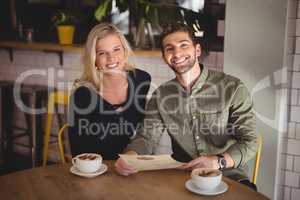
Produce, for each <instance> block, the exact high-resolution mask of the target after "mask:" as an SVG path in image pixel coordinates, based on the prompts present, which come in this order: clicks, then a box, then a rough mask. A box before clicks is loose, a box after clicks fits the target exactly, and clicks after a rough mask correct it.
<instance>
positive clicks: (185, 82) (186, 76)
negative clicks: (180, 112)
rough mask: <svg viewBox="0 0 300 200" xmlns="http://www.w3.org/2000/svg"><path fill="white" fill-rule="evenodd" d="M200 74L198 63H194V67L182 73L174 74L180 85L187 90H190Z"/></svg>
mask: <svg viewBox="0 0 300 200" xmlns="http://www.w3.org/2000/svg"><path fill="white" fill-rule="evenodd" d="M200 74H201V68H200V66H199V63H198V62H197V63H195V65H194V67H193V68H192V69H190V70H189V71H187V72H186V73H183V74H176V79H177V80H178V82H179V83H180V85H181V86H182V87H183V88H184V89H185V90H187V91H190V90H191V88H192V87H193V85H194V84H195V82H196V81H197V80H198V78H199V76H200Z"/></svg>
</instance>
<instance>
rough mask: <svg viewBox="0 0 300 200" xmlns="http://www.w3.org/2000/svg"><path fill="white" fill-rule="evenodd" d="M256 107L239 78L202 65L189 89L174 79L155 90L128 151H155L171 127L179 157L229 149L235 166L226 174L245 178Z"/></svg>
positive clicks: (254, 142)
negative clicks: (163, 135)
mask: <svg viewBox="0 0 300 200" xmlns="http://www.w3.org/2000/svg"><path fill="white" fill-rule="evenodd" d="M252 106H253V104H252V100H251V97H250V94H249V92H248V90H247V89H246V87H245V86H244V84H243V83H242V82H241V81H240V80H239V79H237V78H235V77H232V76H230V75H226V74H225V73H223V72H216V71H210V70H208V69H206V68H205V67H203V66H202V71H201V74H200V76H199V78H198V80H197V81H196V83H195V84H194V85H193V87H192V89H191V91H190V92H187V91H185V90H184V89H183V87H182V86H181V85H180V84H179V82H178V81H177V80H176V78H175V79H173V80H171V81H169V82H167V83H164V84H163V85H161V86H160V87H159V88H157V89H156V90H155V91H154V93H153V95H152V97H151V99H150V100H149V102H148V104H147V107H146V112H147V113H146V116H145V119H144V122H143V124H141V126H140V127H139V128H138V130H137V132H136V137H135V138H134V139H133V141H132V142H131V143H130V144H129V145H128V147H127V149H126V150H133V151H136V152H137V153H139V154H153V153H154V152H155V148H156V147H157V146H158V144H159V141H160V138H161V136H162V134H163V133H164V132H167V133H168V134H169V136H170V137H171V141H172V149H173V153H174V157H175V158H176V159H177V160H180V161H185V162H187V161H189V160H191V159H193V158H196V157H198V156H202V155H203V156H205V155H216V154H220V153H225V152H227V153H229V154H230V155H231V157H232V158H233V160H234V163H235V165H234V168H233V169H226V170H225V171H224V175H225V176H228V177H231V178H232V179H234V180H240V179H244V178H247V175H246V169H245V168H246V164H247V162H248V161H249V160H251V159H252V158H254V156H255V154H256V151H257V146H258V138H257V134H256V132H255V130H256V127H255V126H256V123H255V115H254V113H253V110H252Z"/></svg>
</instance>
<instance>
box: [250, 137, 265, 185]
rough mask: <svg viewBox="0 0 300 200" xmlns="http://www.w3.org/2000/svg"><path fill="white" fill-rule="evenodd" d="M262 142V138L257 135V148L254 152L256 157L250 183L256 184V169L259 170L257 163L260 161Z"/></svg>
mask: <svg viewBox="0 0 300 200" xmlns="http://www.w3.org/2000/svg"><path fill="white" fill-rule="evenodd" d="M262 143H263V139H262V136H261V135H258V149H257V152H256V157H255V160H254V168H253V175H252V183H254V184H256V181H257V176H258V171H259V163H260V155H261V150H262Z"/></svg>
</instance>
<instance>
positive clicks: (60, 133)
mask: <svg viewBox="0 0 300 200" xmlns="http://www.w3.org/2000/svg"><path fill="white" fill-rule="evenodd" d="M68 127H69V124H65V125H63V127H62V128H61V129H60V130H59V131H58V148H59V155H60V160H61V162H62V164H65V163H66V156H65V149H64V144H63V133H64V131H65V129H67V128H68Z"/></svg>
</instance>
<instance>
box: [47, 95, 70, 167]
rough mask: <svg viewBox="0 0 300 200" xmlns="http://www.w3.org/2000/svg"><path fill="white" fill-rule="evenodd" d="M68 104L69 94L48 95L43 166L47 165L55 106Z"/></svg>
mask: <svg viewBox="0 0 300 200" xmlns="http://www.w3.org/2000/svg"><path fill="white" fill-rule="evenodd" d="M68 103H69V94H68V93H67V92H65V91H54V92H52V93H50V95H49V97H48V110H47V122H46V130H45V136H44V147H43V166H45V165H46V164H47V161H48V154H49V149H48V148H49V142H50V136H51V127H52V120H53V114H54V112H55V106H56V105H63V106H67V105H68Z"/></svg>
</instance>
